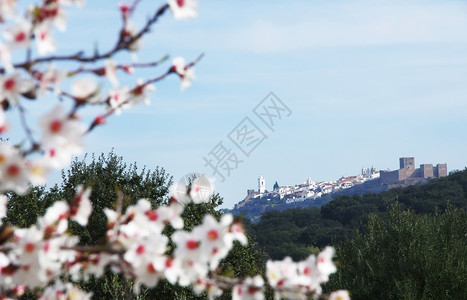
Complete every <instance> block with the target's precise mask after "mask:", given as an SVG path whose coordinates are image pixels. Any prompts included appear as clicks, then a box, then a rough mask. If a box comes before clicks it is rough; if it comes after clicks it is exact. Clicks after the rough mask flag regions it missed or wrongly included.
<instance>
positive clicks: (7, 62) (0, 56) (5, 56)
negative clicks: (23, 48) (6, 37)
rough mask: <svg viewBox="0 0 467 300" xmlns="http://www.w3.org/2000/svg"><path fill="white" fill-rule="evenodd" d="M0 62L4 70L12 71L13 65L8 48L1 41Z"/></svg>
mask: <svg viewBox="0 0 467 300" xmlns="http://www.w3.org/2000/svg"><path fill="white" fill-rule="evenodd" d="M0 62H1V63H2V66H3V68H4V69H5V71H7V72H12V71H13V70H14V66H13V64H12V63H11V51H10V48H9V47H8V46H7V45H5V44H3V43H0Z"/></svg>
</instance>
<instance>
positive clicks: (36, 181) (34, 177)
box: [26, 157, 52, 185]
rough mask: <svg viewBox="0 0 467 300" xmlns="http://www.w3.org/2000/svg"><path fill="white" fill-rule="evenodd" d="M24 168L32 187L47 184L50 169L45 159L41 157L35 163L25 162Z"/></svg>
mask: <svg viewBox="0 0 467 300" xmlns="http://www.w3.org/2000/svg"><path fill="white" fill-rule="evenodd" d="M26 167H27V168H28V169H29V180H30V181H31V183H32V184H33V185H45V184H46V183H47V174H48V173H49V172H50V171H51V169H52V168H51V166H50V164H49V162H48V161H47V159H45V158H44V157H42V158H40V159H38V160H35V161H26Z"/></svg>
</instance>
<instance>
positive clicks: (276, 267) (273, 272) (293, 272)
mask: <svg viewBox="0 0 467 300" xmlns="http://www.w3.org/2000/svg"><path fill="white" fill-rule="evenodd" d="M266 278H267V279H268V282H269V284H270V285H271V286H272V287H273V288H289V287H292V286H294V285H295V284H297V279H298V270H297V264H296V263H295V262H293V261H292V259H291V258H290V257H288V256H287V257H285V258H284V259H283V260H281V261H272V260H268V261H267V263H266Z"/></svg>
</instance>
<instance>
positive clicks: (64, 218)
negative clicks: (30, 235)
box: [37, 201, 70, 236]
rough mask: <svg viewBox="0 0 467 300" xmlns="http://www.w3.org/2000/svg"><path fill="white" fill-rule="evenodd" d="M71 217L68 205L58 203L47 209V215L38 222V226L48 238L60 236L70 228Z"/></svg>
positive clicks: (61, 202) (63, 202) (62, 202)
mask: <svg viewBox="0 0 467 300" xmlns="http://www.w3.org/2000/svg"><path fill="white" fill-rule="evenodd" d="M69 215H70V208H69V206H68V204H67V203H66V202H65V201H57V202H54V204H53V205H52V206H51V207H49V208H47V210H46V212H45V215H44V216H43V217H40V218H39V219H38V220H37V224H38V226H39V228H41V229H42V230H43V231H44V232H45V233H46V235H47V236H51V235H60V234H63V233H65V231H66V230H67V228H68V217H69Z"/></svg>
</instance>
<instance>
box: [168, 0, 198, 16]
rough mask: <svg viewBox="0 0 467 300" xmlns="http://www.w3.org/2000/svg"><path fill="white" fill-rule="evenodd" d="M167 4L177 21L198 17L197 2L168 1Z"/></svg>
mask: <svg viewBox="0 0 467 300" xmlns="http://www.w3.org/2000/svg"><path fill="white" fill-rule="evenodd" d="M168 4H169V6H170V9H171V10H172V13H173V15H174V18H175V19H177V20H183V19H191V18H196V17H197V16H198V10H197V6H198V0H169V1H168Z"/></svg>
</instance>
